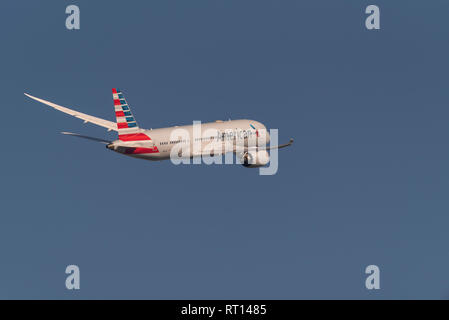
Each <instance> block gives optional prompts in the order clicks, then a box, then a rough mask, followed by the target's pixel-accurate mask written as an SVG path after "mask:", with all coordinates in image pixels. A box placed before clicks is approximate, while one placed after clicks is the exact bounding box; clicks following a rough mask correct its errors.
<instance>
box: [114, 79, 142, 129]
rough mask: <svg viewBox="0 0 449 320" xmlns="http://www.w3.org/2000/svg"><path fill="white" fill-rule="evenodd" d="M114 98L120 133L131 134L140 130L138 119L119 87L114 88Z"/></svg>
mask: <svg viewBox="0 0 449 320" xmlns="http://www.w3.org/2000/svg"><path fill="white" fill-rule="evenodd" d="M112 98H113V99H114V108H115V117H116V119H117V129H118V134H119V135H122V134H130V133H137V132H140V128H139V126H138V125H137V122H136V120H135V119H134V116H133V114H132V112H131V109H130V108H129V105H128V103H127V102H126V100H125V97H124V96H123V93H122V92H121V91H120V90H119V89H116V88H114V89H112Z"/></svg>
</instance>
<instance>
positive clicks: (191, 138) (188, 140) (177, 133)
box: [108, 119, 269, 160]
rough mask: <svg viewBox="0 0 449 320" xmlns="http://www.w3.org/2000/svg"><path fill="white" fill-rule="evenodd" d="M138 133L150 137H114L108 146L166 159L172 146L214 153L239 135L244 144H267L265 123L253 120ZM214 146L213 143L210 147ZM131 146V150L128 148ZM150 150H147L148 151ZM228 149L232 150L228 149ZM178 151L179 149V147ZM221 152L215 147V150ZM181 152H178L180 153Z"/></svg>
mask: <svg viewBox="0 0 449 320" xmlns="http://www.w3.org/2000/svg"><path fill="white" fill-rule="evenodd" d="M259 132H264V139H263V140H262V143H261V139H257V138H256V137H259ZM141 133H143V134H145V135H146V136H148V137H149V138H150V139H151V140H147V141H138V142H136V141H132V142H131V141H122V140H116V141H114V142H112V143H111V144H110V145H108V149H111V150H114V151H116V152H119V153H122V154H125V155H129V156H132V157H136V158H141V159H146V160H165V159H169V158H170V156H171V154H172V152H173V148H177V149H176V151H175V152H178V151H177V150H180V149H181V148H189V150H190V151H191V153H190V154H189V155H190V156H200V155H204V154H213V153H214V152H213V151H212V152H211V148H212V149H213V150H219V149H220V150H225V148H227V147H229V144H231V145H232V144H235V142H236V140H238V138H242V139H243V141H244V143H245V145H246V146H248V145H256V143H257V144H258V145H266V144H267V143H269V134H268V132H266V127H265V126H264V125H263V124H262V123H260V122H258V121H253V120H246V119H242V120H229V121H219V120H217V121H215V122H208V123H201V124H200V125H196V124H194V125H185V126H174V127H168V128H160V129H152V130H145V129H141ZM212 146H213V147H212ZM130 150H131V151H130ZM148 150H149V151H148ZM226 150H227V151H232V150H228V149H226ZM179 152H180V151H179ZM221 153H223V152H217V151H215V154H221ZM180 155H181V154H180Z"/></svg>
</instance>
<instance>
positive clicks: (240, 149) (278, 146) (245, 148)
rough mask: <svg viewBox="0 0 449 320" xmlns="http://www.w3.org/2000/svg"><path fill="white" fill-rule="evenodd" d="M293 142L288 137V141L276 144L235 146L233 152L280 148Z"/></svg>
mask: <svg viewBox="0 0 449 320" xmlns="http://www.w3.org/2000/svg"><path fill="white" fill-rule="evenodd" d="M292 144H293V139H290V141H289V142H288V143H284V144H280V145H277V146H261V147H256V146H254V147H238V146H237V147H235V148H234V152H245V151H259V150H273V149H282V148H285V147H288V146H291V145H292Z"/></svg>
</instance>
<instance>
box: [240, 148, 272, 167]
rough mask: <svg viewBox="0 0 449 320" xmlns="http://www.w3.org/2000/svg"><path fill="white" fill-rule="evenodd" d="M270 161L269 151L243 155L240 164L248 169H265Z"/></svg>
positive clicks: (249, 152) (248, 152) (251, 152)
mask: <svg viewBox="0 0 449 320" xmlns="http://www.w3.org/2000/svg"><path fill="white" fill-rule="evenodd" d="M269 161H270V155H269V154H268V152H267V150H259V151H247V152H244V153H243V154H242V155H241V158H240V163H241V164H242V165H243V166H244V167H247V168H257V167H263V166H264V165H266V164H267V163H268V162H269Z"/></svg>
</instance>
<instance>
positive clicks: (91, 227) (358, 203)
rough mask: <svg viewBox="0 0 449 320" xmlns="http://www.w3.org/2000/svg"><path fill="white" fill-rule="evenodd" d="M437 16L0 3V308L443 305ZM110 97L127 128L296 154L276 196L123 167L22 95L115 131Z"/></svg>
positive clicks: (233, 4)
mask: <svg viewBox="0 0 449 320" xmlns="http://www.w3.org/2000/svg"><path fill="white" fill-rule="evenodd" d="M69 4H77V5H78V6H79V7H80V10H81V29H80V30H78V31H69V30H67V29H66V28H65V18H66V14H65V7H66V6H67V5H69ZM369 4H377V5H378V6H379V7H380V10H381V29H380V30H377V31H368V30H366V28H365V27H364V20H365V17H366V15H365V13H364V11H365V8H366V6H367V5H369ZM448 9H449V4H448V3H447V1H442V0H441V1H440V0H435V1H432V2H423V1H376V2H367V1H284V0H283V1H243V2H242V1H234V0H231V1H205V0H203V1H188V2H187V1H145V2H144V1H131V2H124V1H34V2H31V1H4V3H3V6H2V10H1V13H0V14H1V19H0V30H1V31H0V32H1V33H2V44H3V45H2V47H1V48H2V49H1V53H0V56H1V59H0V61H1V62H0V64H1V74H2V76H1V77H0V85H1V88H2V100H3V108H4V110H7V114H6V115H5V116H4V119H5V120H4V121H3V125H2V127H1V128H2V129H1V130H2V137H3V139H2V142H3V145H2V148H1V149H2V157H1V158H0V161H1V168H2V169H1V177H2V183H1V184H0V186H1V195H2V197H1V204H2V210H1V215H0V217H1V218H0V252H1V259H0V298H52V299H54V298H57V299H79V298H85V299H92V298H138V299H153V298H164V299H171V298H178V299H182V298H190V299H197V298H203V299H206V298H207V299H221V298H235V299H240V298H247V299H248V298H254V299H280V298H284V299H300V298H339V299H345V298H357V299H378V298H405V299H407V298H437V299H441V298H443V299H447V298H448V297H449V280H448V278H447V270H448V268H449V253H448V252H447V243H448V241H449V233H448V225H449V215H448V201H447V190H448V168H447V163H448V160H449V157H448V148H447V136H448V126H447V125H448V123H447V119H448V115H449V114H448V105H449V90H448V76H447V75H448V71H449V67H448V57H449V20H448V19H447V14H446V13H447V10H448ZM113 87H118V88H120V89H121V90H122V91H123V92H124V94H125V97H126V98H127V101H128V103H129V105H130V106H131V108H132V110H133V113H134V116H135V117H136V119H137V121H138V123H139V125H140V126H141V127H146V128H157V127H165V126H171V125H177V124H189V123H191V121H192V120H202V121H203V122H207V121H214V120H216V119H228V118H232V119H239V118H249V119H255V120H258V121H260V122H262V123H264V124H265V125H266V126H267V127H268V128H277V129H279V139H280V143H283V142H286V141H288V139H289V138H290V137H293V138H295V144H294V145H293V146H292V147H291V148H287V149H283V150H281V151H280V152H279V161H280V164H279V171H278V173H277V175H275V176H260V175H259V174H258V170H257V169H256V170H254V169H246V168H243V167H240V166H207V165H202V166H174V165H172V164H171V163H170V162H169V161H166V162H147V161H141V160H137V159H132V158H128V157H124V156H122V155H119V154H116V153H113V152H111V151H109V150H106V149H105V148H104V146H103V145H100V144H96V143H93V142H90V141H83V140H80V139H75V138H72V137H66V136H63V135H61V134H59V132H60V131H72V132H78V133H81V134H87V135H92V136H97V137H100V138H107V139H114V137H115V136H114V134H113V133H107V132H106V130H104V129H103V128H99V127H95V126H93V125H90V124H86V125H84V124H83V123H82V121H80V120H78V119H74V118H71V117H69V116H66V115H64V114H61V113H60V112H57V111H54V110H51V109H50V108H47V107H46V106H44V105H41V104H38V103H36V102H33V101H31V100H30V99H28V98H26V97H25V96H24V95H23V92H28V93H30V94H32V95H35V96H37V97H41V98H44V99H47V100H50V101H54V102H56V103H58V104H61V105H64V106H68V107H73V108H75V109H77V110H79V111H81V112H85V113H88V114H91V115H95V116H99V117H102V118H106V119H110V120H113V119H114V118H113V103H112V96H111V88H113ZM69 264H76V265H78V266H79V267H80V270H81V289H80V290H79V291H68V290H66V288H65V285H64V284H65V277H66V275H65V273H64V271H65V268H66V266H67V265H69ZM370 264H375V265H378V266H379V267H380V271H381V289H380V290H377V291H368V290H366V289H365V286H364V283H365V277H366V275H365V274H364V270H365V267H366V266H367V265H370Z"/></svg>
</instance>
